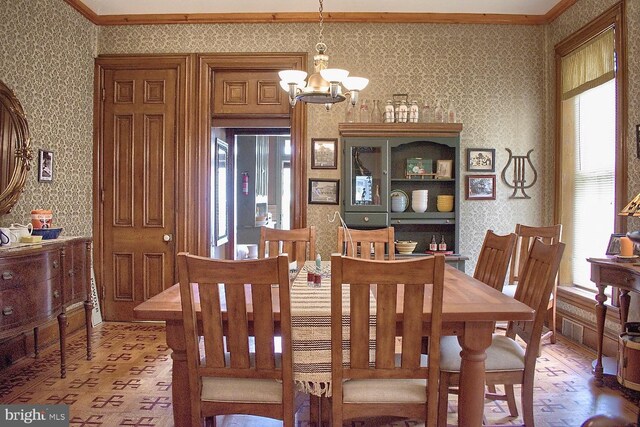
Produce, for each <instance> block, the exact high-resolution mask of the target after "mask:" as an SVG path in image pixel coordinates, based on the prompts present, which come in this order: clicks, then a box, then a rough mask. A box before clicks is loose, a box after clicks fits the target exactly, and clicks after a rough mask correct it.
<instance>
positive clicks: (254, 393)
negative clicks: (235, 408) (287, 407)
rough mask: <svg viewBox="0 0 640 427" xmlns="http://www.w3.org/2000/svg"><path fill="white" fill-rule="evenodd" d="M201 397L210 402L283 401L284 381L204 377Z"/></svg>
mask: <svg viewBox="0 0 640 427" xmlns="http://www.w3.org/2000/svg"><path fill="white" fill-rule="evenodd" d="M201 398H202V400H204V401H208V402H236V403H238V402H241V403H282V383H281V382H278V381H276V380H269V379H257V378H224V377H216V378H214V377H203V378H202V392H201Z"/></svg>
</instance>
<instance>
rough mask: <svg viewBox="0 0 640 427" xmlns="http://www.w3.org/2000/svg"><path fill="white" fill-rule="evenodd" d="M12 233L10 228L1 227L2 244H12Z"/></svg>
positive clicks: (0, 239)
mask: <svg viewBox="0 0 640 427" xmlns="http://www.w3.org/2000/svg"><path fill="white" fill-rule="evenodd" d="M10 236H11V233H10V232H9V229H8V228H0V246H8V245H10V244H11V237H10Z"/></svg>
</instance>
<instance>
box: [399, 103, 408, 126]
mask: <svg viewBox="0 0 640 427" xmlns="http://www.w3.org/2000/svg"><path fill="white" fill-rule="evenodd" d="M408 116H409V106H408V105H407V101H405V100H404V99H403V100H402V101H401V102H400V106H399V107H398V114H396V121H397V122H398V123H407V118H408Z"/></svg>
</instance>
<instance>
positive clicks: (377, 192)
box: [373, 184, 380, 205]
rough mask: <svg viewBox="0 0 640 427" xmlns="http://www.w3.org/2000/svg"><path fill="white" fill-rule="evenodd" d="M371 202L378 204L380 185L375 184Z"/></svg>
mask: <svg viewBox="0 0 640 427" xmlns="http://www.w3.org/2000/svg"><path fill="white" fill-rule="evenodd" d="M373 204H374V205H380V186H379V185H378V184H376V192H375V193H374V194H373Z"/></svg>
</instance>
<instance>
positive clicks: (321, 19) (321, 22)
mask: <svg viewBox="0 0 640 427" xmlns="http://www.w3.org/2000/svg"><path fill="white" fill-rule="evenodd" d="M319 2H320V7H319V8H318V12H319V13H320V33H319V34H318V43H323V42H322V30H324V16H322V9H323V4H322V0H319ZM323 44H324V43H323Z"/></svg>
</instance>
